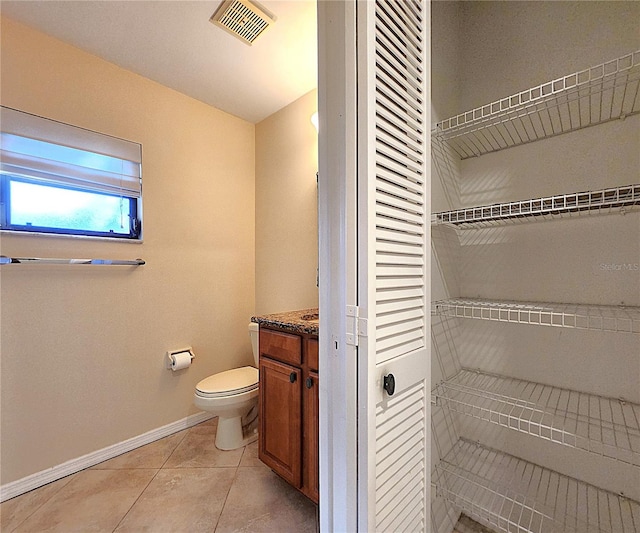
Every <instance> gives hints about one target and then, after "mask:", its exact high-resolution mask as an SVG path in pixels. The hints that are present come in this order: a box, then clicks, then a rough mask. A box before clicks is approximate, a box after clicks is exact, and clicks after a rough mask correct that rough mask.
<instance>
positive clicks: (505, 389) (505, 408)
mask: <svg viewBox="0 0 640 533" xmlns="http://www.w3.org/2000/svg"><path fill="white" fill-rule="evenodd" d="M433 395H434V396H435V398H436V402H437V403H438V404H439V405H442V406H443V407H445V408H448V409H450V410H452V411H454V412H456V413H460V414H463V415H465V416H469V417H472V418H476V419H480V420H484V421H486V422H490V423H492V424H496V425H499V426H502V427H506V428H509V429H512V430H515V431H519V432H522V433H526V434H528V435H532V436H535V437H538V438H541V439H545V440H548V441H551V442H555V443H558V444H562V445H565V446H569V447H572V448H578V449H581V450H584V451H586V452H590V453H594V454H597V455H600V456H604V457H608V458H611V459H615V460H617V461H621V462H623V463H626V464H629V465H633V466H635V467H640V405H638V404H635V403H632V402H627V401H625V400H624V399H622V398H620V399H615V398H607V397H604V396H598V395H594V394H587V393H584V392H578V391H574V390H569V389H562V388H559V387H553V386H550V385H543V384H541V383H535V382H532V381H525V380H520V379H515V378H510V377H504V376H498V375H495V374H490V373H484V372H477V371H473V370H469V369H462V370H461V371H460V372H459V373H458V374H457V375H456V376H455V377H454V378H452V379H450V380H448V381H443V382H442V383H440V384H438V385H437V386H436V388H435V390H434V391H433ZM638 525H639V526H640V524H638Z"/></svg>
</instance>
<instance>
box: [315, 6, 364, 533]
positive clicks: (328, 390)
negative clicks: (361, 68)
mask: <svg viewBox="0 0 640 533" xmlns="http://www.w3.org/2000/svg"><path fill="white" fill-rule="evenodd" d="M355 21H356V3H355V1H354V0H345V1H338V2H336V1H333V0H318V115H319V117H320V128H319V136H318V169H319V178H318V233H319V235H318V244H319V270H320V271H319V309H320V328H319V339H320V353H319V373H320V376H321V379H320V380H319V382H320V390H319V393H320V422H319V426H320V428H319V432H320V439H319V448H320V451H319V460H320V529H321V531H350V532H353V531H357V529H358V483H357V482H358V471H357V457H358V455H357V423H358V422H357V421H358V417H357V413H358V408H357V398H358V395H357V388H356V384H357V360H356V358H357V349H356V347H355V346H353V345H351V344H348V343H347V326H348V320H347V313H346V309H347V306H355V305H356V303H357V284H356V273H357V263H356V261H357V234H356V224H357V221H356V219H355V214H356V209H355V205H356V201H357V191H356V187H357V182H356V171H357V167H356V163H357V156H356V134H357V117H356V108H357V99H356V42H355Z"/></svg>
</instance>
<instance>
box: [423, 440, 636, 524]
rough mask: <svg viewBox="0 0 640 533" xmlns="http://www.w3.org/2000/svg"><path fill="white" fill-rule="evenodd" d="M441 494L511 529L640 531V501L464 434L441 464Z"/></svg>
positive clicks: (483, 520) (438, 484)
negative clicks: (542, 465) (474, 440)
mask: <svg viewBox="0 0 640 533" xmlns="http://www.w3.org/2000/svg"><path fill="white" fill-rule="evenodd" d="M435 486H436V494H437V495H438V496H442V497H444V498H445V499H447V500H449V501H450V502H452V503H454V504H455V505H456V506H457V507H458V508H460V509H461V510H462V511H463V512H465V513H466V514H468V515H469V516H471V517H472V518H474V519H475V520H477V521H479V522H481V523H483V524H485V525H487V526H488V527H491V528H495V529H496V530H498V531H504V532H508V533H512V532H518V533H590V532H595V531H598V532H607V533H635V532H637V531H638V530H639V528H640V503H638V502H636V501H635V500H631V499H628V498H625V497H624V496H622V495H618V494H614V493H612V492H609V491H606V490H604V489H600V488H598V487H595V486H593V485H590V484H588V483H585V482H582V481H579V480H577V479H574V478H571V477H568V476H565V475H564V474H560V473H558V472H555V471H554V470H550V469H548V468H544V467H541V466H539V465H536V464H533V463H530V462H528V461H525V460H523V459H520V458H518V457H515V456H513V455H509V454H506V453H504V452H500V451H497V450H494V449H491V448H487V447H484V446H481V445H479V444H477V443H474V442H471V441H468V440H465V439H460V440H459V441H458V443H457V444H456V445H455V446H454V447H453V448H452V449H451V451H450V452H449V453H448V454H447V455H446V456H445V458H444V459H443V460H442V461H440V463H439V464H438V465H437V466H436V471H435Z"/></svg>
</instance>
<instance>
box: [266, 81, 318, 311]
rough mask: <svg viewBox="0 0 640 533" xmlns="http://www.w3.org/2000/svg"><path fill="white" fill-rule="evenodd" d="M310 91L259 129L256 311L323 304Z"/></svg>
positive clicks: (313, 106) (314, 97)
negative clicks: (319, 281) (320, 301)
mask: <svg viewBox="0 0 640 533" xmlns="http://www.w3.org/2000/svg"><path fill="white" fill-rule="evenodd" d="M317 109H318V107H317V92H316V91H315V90H314V91H311V92H309V93H308V94H306V95H304V96H303V97H301V98H299V99H298V100H296V101H295V102H293V103H291V104H289V105H288V106H287V107H285V108H283V109H281V110H280V111H278V112H277V113H274V114H273V115H271V116H270V117H268V118H266V119H265V120H263V121H262V122H260V123H259V124H257V125H256V312H257V313H259V314H262V313H277V312H281V311H290V310H295V309H304V308H308V307H317V306H318V288H317V286H316V272H317V268H318V222H317V213H318V209H317V185H316V172H317V170H318V137H317V132H316V130H315V128H314V127H313V125H312V124H311V115H312V114H313V113H314V112H315V111H316V110H317Z"/></svg>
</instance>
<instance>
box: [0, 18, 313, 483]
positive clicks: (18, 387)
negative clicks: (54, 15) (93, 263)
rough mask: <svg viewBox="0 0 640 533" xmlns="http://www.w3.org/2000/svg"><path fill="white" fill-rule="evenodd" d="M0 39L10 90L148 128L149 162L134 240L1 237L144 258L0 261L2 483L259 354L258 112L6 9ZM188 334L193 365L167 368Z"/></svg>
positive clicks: (48, 108)
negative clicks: (92, 50) (217, 102)
mask: <svg viewBox="0 0 640 533" xmlns="http://www.w3.org/2000/svg"><path fill="white" fill-rule="evenodd" d="M1 54H2V55H1V58H0V59H1V68H2V70H1V75H2V79H1V90H2V92H1V98H2V104H3V105H7V106H11V107H15V108H18V109H21V110H24V111H28V112H30V113H35V114H38V115H42V116H45V117H49V118H52V119H56V120H60V121H63V122H67V123H70V124H74V125H78V126H81V127H85V128H89V129H92V130H96V131H99V132H102V133H106V134H109V135H114V136H117V137H122V138H125V139H129V140H132V141H137V142H140V143H142V145H143V178H144V183H143V187H144V204H143V209H144V228H143V229H144V243H143V244H134V243H123V242H105V241H98V240H80V239H71V238H60V237H48V238H45V237H36V236H24V235H22V236H20V235H3V236H2V241H1V253H2V254H5V255H16V256H44V257H47V256H49V257H110V258H120V259H127V258H130V259H133V258H136V257H142V258H144V259H145V260H146V261H147V265H146V266H144V267H139V268H129V267H89V266H53V267H52V266H36V265H25V266H22V265H20V266H8V267H3V268H2V271H1V276H2V285H1V290H2V292H1V304H2V308H1V311H2V315H1V319H2V320H1V322H2V323H1V333H2V341H1V366H0V370H1V388H2V396H1V402H2V403H1V407H2V412H1V414H2V420H1V423H2V425H1V428H0V435H1V452H2V456H1V466H2V471H1V474H2V477H1V483H2V484H6V483H9V482H11V481H14V480H17V479H19V478H22V477H24V476H26V475H28V474H32V473H34V472H39V471H41V470H43V469H45V468H48V467H52V466H55V465H57V464H60V463H62V462H64V461H67V460H70V459H73V458H76V457H79V456H81V455H83V454H86V453H90V452H92V451H95V450H98V449H100V448H102V447H105V446H109V445H112V444H114V443H117V442H120V441H123V440H125V439H128V438H131V437H133V436H136V435H140V434H142V433H144V432H146V431H149V430H151V429H155V428H157V427H160V426H163V425H165V424H168V423H171V422H173V421H176V420H179V419H181V418H184V417H186V416H188V415H190V414H193V413H195V412H197V410H196V409H195V408H194V407H193V405H192V395H193V390H194V386H195V384H196V383H197V381H199V380H200V379H202V378H203V377H205V376H207V375H209V374H211V373H213V372H217V371H221V370H224V369H227V368H231V367H233V366H236V365H240V364H248V363H250V362H251V361H252V359H251V347H250V343H249V338H248V335H247V329H246V326H247V323H248V321H249V318H250V316H251V314H252V313H253V312H254V295H255V286H254V283H255V272H254V268H255V255H254V254H255V247H254V246H255V245H254V231H255V219H254V213H255V210H254V209H255V200H254V192H255V189H254V169H255V161H254V157H255V147H254V138H255V137H254V135H255V128H254V126H253V125H252V124H249V123H247V122H245V121H243V120H240V119H238V118H235V117H233V116H230V115H228V114H225V113H223V112H221V111H218V110H216V109H213V108H211V107H209V106H207V105H205V104H203V103H200V102H198V101H196V100H193V99H190V98H188V97H186V96H184V95H181V94H179V93H177V92H175V91H172V90H170V89H167V88H165V87H162V86H160V85H158V84H156V83H153V82H151V81H149V80H147V79H144V78H142V77H140V76H137V75H135V74H132V73H131V72H128V71H126V70H123V69H121V68H119V67H117V66H115V65H113V64H110V63H107V62H105V61H102V60H100V59H98V58H96V57H94V56H92V55H89V54H87V53H84V52H82V51H80V50H78V49H76V48H73V47H71V46H68V45H66V44H63V43H61V42H60V41H57V40H55V39H52V38H49V37H47V36H45V35H43V34H41V33H39V32H36V31H33V30H31V29H29V28H27V27H25V26H22V25H20V24H17V23H14V22H12V21H9V20H6V19H5V20H2V52H1ZM314 173H315V169H312V170H311V171H309V175H307V176H300V178H301V179H302V178H304V179H306V180H308V182H309V184H310V187H311V186H312V187H315V180H314ZM310 231H311V232H312V234H313V230H311V229H310ZM308 276H309V278H310V281H313V279H314V271H313V270H311V271H310V272H309V273H308ZM186 345H192V346H193V348H194V350H195V353H196V356H197V357H196V359H195V361H194V364H193V366H192V367H191V368H190V369H188V370H186V371H183V372H180V373H172V372H171V371H168V370H165V368H164V354H165V352H166V350H168V349H176V348H180V347H183V346H186Z"/></svg>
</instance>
